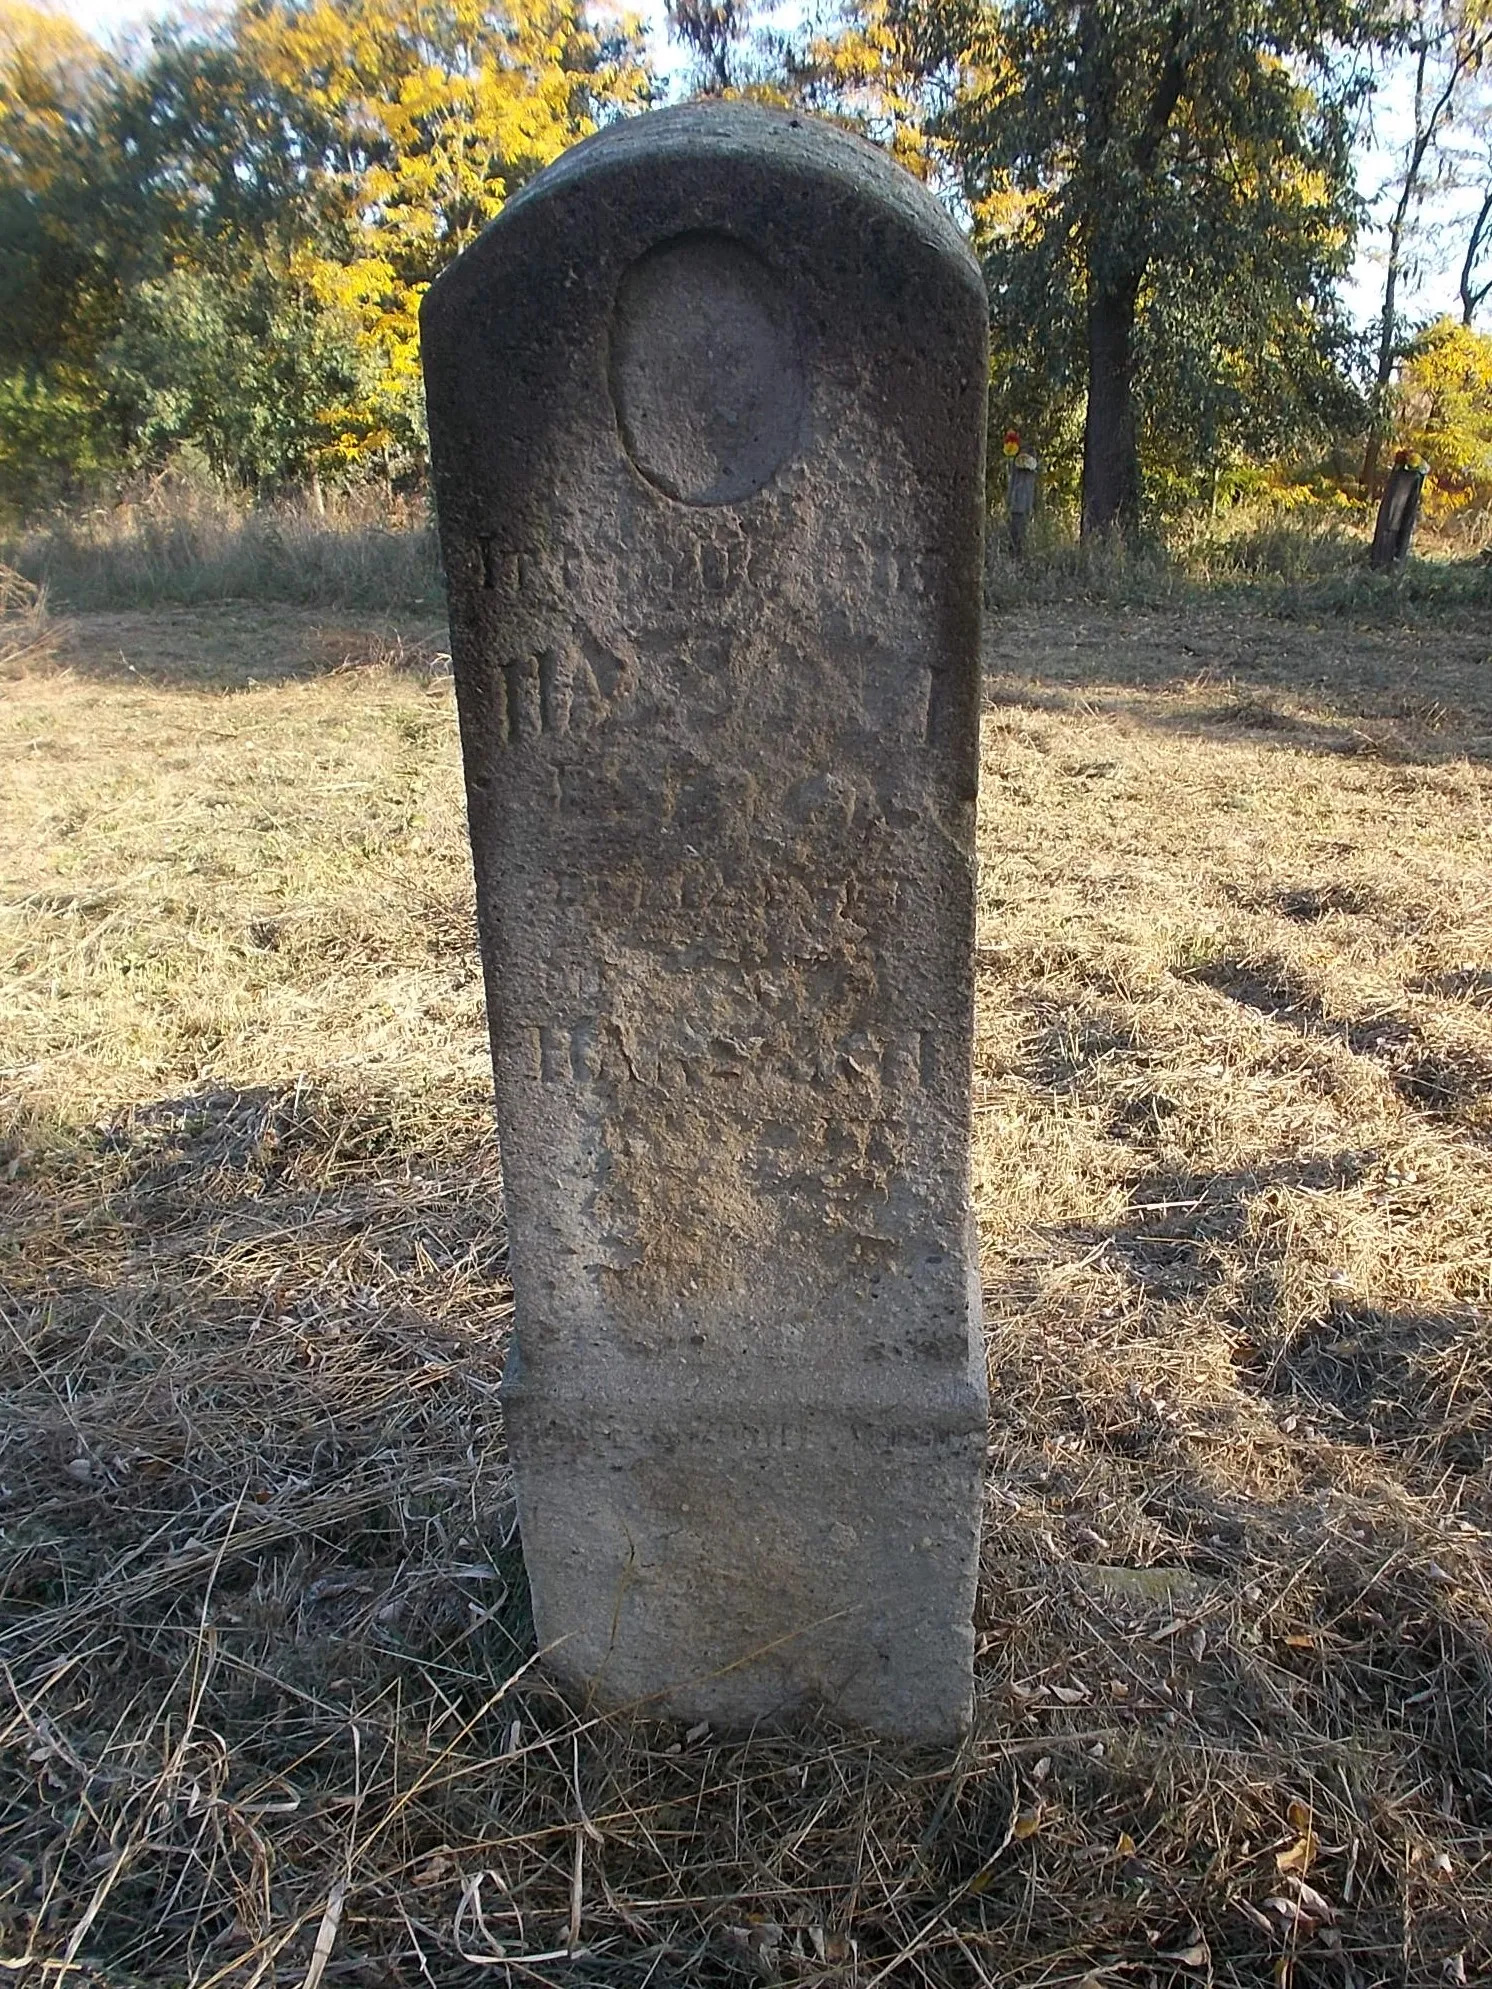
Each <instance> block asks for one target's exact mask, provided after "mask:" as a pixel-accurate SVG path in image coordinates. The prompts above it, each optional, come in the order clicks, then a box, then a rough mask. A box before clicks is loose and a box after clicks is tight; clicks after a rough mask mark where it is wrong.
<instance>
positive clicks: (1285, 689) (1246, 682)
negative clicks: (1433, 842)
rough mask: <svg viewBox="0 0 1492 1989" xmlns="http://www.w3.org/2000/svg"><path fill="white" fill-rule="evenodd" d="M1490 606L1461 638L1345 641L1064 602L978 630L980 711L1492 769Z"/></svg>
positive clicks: (1456, 631)
mask: <svg viewBox="0 0 1492 1989" xmlns="http://www.w3.org/2000/svg"><path fill="white" fill-rule="evenodd" d="M1489 629H1492V601H1489V606H1488V613H1487V616H1486V618H1485V619H1484V620H1483V621H1481V622H1480V623H1479V624H1472V625H1469V626H1467V627H1465V628H1453V629H1444V630H1423V629H1399V630H1379V629H1350V628H1349V629H1344V628H1341V627H1335V626H1333V627H1323V626H1312V625H1310V624H1300V623H1287V622H1282V621H1278V620H1275V619H1273V618H1271V617H1269V616H1268V615H1266V614H1263V613H1261V612H1259V611H1258V609H1257V608H1252V607H1251V606H1250V605H1249V604H1248V602H1247V600H1246V599H1244V600H1240V601H1238V602H1236V603H1231V604H1230V603H1227V602H1219V601H1216V600H1212V599H1208V600H1205V601H1204V602H1202V603H1200V604H1199V605H1198V606H1196V607H1195V608H1192V609H1186V610H1180V609H1175V608H1166V609H1160V608H1157V609H1146V608H1135V609H1129V610H1125V611H1119V610H1115V609H1113V608H1110V607H1106V606H1095V607H1091V608H1081V607H1077V606H1074V605H1070V604H1061V605H1058V606H1055V607H1050V608H1039V609H1023V610H1021V611H1019V612H1018V613H1016V614H1014V615H1012V616H1009V617H1006V618H997V619H994V620H992V621H990V622H988V623H987V625H986V644H985V669H986V684H987V689H986V704H987V706H989V707H993V708H998V707H999V706H1000V705H1010V704H1013V705H1017V706H1025V707H1028V708H1031V709H1035V710H1046V711H1054V712H1068V711H1072V710H1074V709H1080V710H1082V711H1084V712H1091V711H1093V710H1095V709H1096V710H1098V711H1103V712H1111V713H1113V714H1115V715H1116V716H1121V717H1123V718H1124V719H1126V720H1127V721H1129V722H1132V723H1135V724H1139V725H1144V726H1147V727H1151V728H1154V729H1157V730H1161V731H1174V732H1177V733H1179V734H1181V735H1183V736H1190V737H1197V736H1205V737H1208V738H1213V739H1224V738H1228V737H1235V738H1238V739H1240V740H1246V741H1248V742H1249V743H1251V744H1254V745H1265V746H1272V747H1276V748H1278V749H1280V750H1284V751H1289V752H1296V753H1301V752H1305V753H1317V754H1332V755H1338V756H1342V757H1350V758H1362V757H1365V758H1376V759H1383V760H1388V761H1391V762H1392V761H1401V762H1405V763H1410V764H1415V763H1430V764H1434V763H1437V762H1443V761H1454V760H1457V759H1462V758H1470V759H1475V760H1485V759H1488V758H1492V638H1489V632H1488V631H1489Z"/></svg>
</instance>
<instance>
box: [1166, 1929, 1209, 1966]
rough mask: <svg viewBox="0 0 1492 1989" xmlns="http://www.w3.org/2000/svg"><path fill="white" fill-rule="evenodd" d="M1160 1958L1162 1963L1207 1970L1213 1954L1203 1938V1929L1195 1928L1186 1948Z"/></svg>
mask: <svg viewBox="0 0 1492 1989" xmlns="http://www.w3.org/2000/svg"><path fill="white" fill-rule="evenodd" d="M1160 1958H1161V1960H1162V1961H1174V1962H1176V1963H1178V1964H1179V1966H1180V1967H1182V1968H1206V1967H1207V1966H1208V1964H1209V1963H1210V1961H1211V1960H1212V1954H1211V1951H1210V1950H1209V1948H1208V1946H1207V1943H1206V1941H1205V1940H1204V1939H1203V1938H1202V1929H1201V1928H1200V1927H1193V1928H1192V1932H1191V1939H1190V1940H1189V1941H1188V1942H1187V1944H1186V1946H1185V1947H1182V1948H1177V1949H1175V1951H1174V1952H1173V1953H1171V1954H1163V1955H1162V1956H1161V1957H1160Z"/></svg>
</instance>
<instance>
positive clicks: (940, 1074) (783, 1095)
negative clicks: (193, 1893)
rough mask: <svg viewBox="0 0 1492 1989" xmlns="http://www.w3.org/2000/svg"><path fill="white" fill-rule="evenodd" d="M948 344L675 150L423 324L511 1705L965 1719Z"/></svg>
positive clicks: (952, 272) (769, 144)
mask: <svg viewBox="0 0 1492 1989" xmlns="http://www.w3.org/2000/svg"><path fill="white" fill-rule="evenodd" d="M985 322H986V304H985V295H984V290H983V287H982V285H981V282H980V279H979V274H978V271H977V269H976V267H975V265H974V264H973V263H972V261H971V260H970V258H969V256H968V254H967V253H966V251H965V249H964V248H963V246H962V243H961V242H960V239H959V237H958V235H957V233H956V231H955V229H954V228H953V226H952V224H951V223H950V221H949V220H948V218H947V216H946V215H945V214H944V213H943V212H942V210H941V209H940V208H939V207H938V205H937V204H936V203H935V202H934V201H933V200H932V199H931V198H930V197H929V196H928V195H927V194H926V193H925V192H924V191H923V190H922V189H921V187H919V186H918V185H917V183H916V182H915V181H914V180H912V179H911V178H910V177H909V176H908V175H907V174H905V173H904V172H903V171H902V170H901V169H900V168H899V167H897V166H895V165H893V164H892V163H890V161H888V160H887V159H886V158H885V157H884V156H883V155H882V154H880V153H878V152H876V151H875V150H873V149H872V148H871V147H870V146H868V145H865V144H863V143H861V142H860V141H858V140H855V139H852V138H849V137H847V136H846V135H844V134H843V133H841V132H838V131H836V130H834V129H832V128H830V127H828V126H825V125H822V124H818V123H816V122H814V121H813V120H811V119H807V118H801V117H788V116H785V115H781V114H777V113H770V112H766V111H762V110H759V109H755V108H750V107H746V106H742V105H712V106H695V107H690V108H685V109H680V110H671V111H664V112H659V113H656V114H654V115H651V116H647V117H643V118H638V119H635V120H631V121H628V122H624V123H622V124H619V125H615V126H612V127H611V128H610V129H608V130H607V131H605V132H603V133H602V134H600V135H599V136H597V137H595V138H592V139H589V140H587V141H586V142H585V143H584V144H582V145H580V146H577V147H576V148H575V150H573V151H572V152H570V153H568V154H567V155H566V156H565V157H564V158H563V159H561V160H560V161H559V162H558V163H557V164H556V165H554V166H552V167H551V168H550V169H549V170H548V171H546V172H544V173H542V174H540V175H539V177H538V178H537V179H536V180H535V181H533V183H532V184H531V185H530V186H529V187H528V188H527V189H525V191H524V192H523V193H522V194H521V195H520V196H519V197H518V198H516V199H515V200H514V201H512V202H511V203H510V205H509V206H508V208H507V209H506V210H505V212H504V213H503V214H502V216H501V217H500V218H499V220H498V221H497V222H496V223H495V224H494V225H493V226H492V227H491V228H489V229H488V231H487V232H486V234H485V235H483V236H482V238H481V240H480V241H479V242H477V243H476V244H475V246H473V247H472V248H470V249H468V250H467V251H466V253H465V254H464V255H462V256H461V257H460V258H459V259H458V260H457V261H456V263H455V264H454V265H453V266H452V267H451V268H450V269H449V270H448V271H447V272H446V273H445V274H444V275H443V276H442V277H441V278H440V280H439V282H438V283H436V285H435V286H434V288H433V289H432V291H431V292H430V295H429V297H428V299H427V301H426V304H425V308H424V313H423V336H424V354H425V372H426V383H427V391H428V400H429V412H430V433H431V449H432V458H433V464H434V472H435V484H436V493H437V499H438V505H439V512H440V526H441V539H442V545H443V549H444V557H445V564H446V573H447V579H448V585H449V593H450V609H451V640H452V653H453V656H454V659H455V670H456V687H457V693H458V699H459V705H460V714H461V728H462V741H463V748H464V756H465V764H466V780H467V793H468V800H469V807H470V818H471V834H472V844H473V849H474V853H475V859H476V870H477V883H478V906H479V912H480V922H481V932H482V943H483V952H484V961H485V968H486V976H487V988H488V1002H489V1014H490V1020H491V1031H492V1045H493V1060H494V1065H495V1070H496V1086H497V1101H498V1117H499V1131H500V1136H501V1144H502V1154H503V1166H504V1185H505V1197H506V1210H507V1220H508V1226H509V1234H510V1239H511V1261H512V1277H513V1289H514V1299H515V1308H516V1334H515V1346H514V1350H513V1353H512V1355H511V1357H510V1361H509V1366H508V1370H507V1373H506V1375H505V1377H504V1391H503V1392H504V1403H505V1409H506V1418H507V1427H508V1435H509V1444H510V1449H511V1454H512V1459H513V1464H514V1469H515V1474H516V1479H517V1491H518V1508H519V1518H520V1524H521V1529H522V1535H523V1546H524V1556H525V1560H526V1563H527V1567H528V1572H529V1579H530V1585H531V1588H532V1593H533V1604H534V1615H535V1621H536V1624H537V1629H538V1636H539V1639H540V1643H541V1645H542V1646H544V1647H545V1648H546V1649H547V1652H548V1657H547V1662H548V1663H549V1665H550V1667H551V1668H552V1670H553V1671H555V1672H556V1673H557V1674H558V1675H559V1677H560V1678H561V1679H562V1680H564V1681H566V1682H567V1683H568V1684H569V1685H571V1686H572V1687H573V1688H574V1689H576V1690H577V1691H578V1692H580V1693H581V1694H582V1695H583V1696H584V1697H585V1698H586V1700H587V1702H588V1703H592V1704H596V1705H599V1706H623V1705H631V1704H636V1705H638V1706H640V1707H641V1708H643V1709H644V1710H647V1711H650V1712H656V1713H663V1714H669V1715H676V1716H679V1717H681V1718H686V1719H690V1720H701V1719H705V1720H711V1721H714V1722H717V1723H720V1724H724V1725H730V1726H737V1727H739V1726H741V1725H744V1724H747V1723H750V1722H752V1721H755V1720H758V1719H762V1718H767V1719H775V1718H779V1717H782V1716H785V1715H787V1714H790V1713H791V1712H793V1711H794V1710H795V1709H800V1708H804V1709H806V1708H810V1707H813V1706H823V1707H826V1708H828V1709H830V1710H832V1712H833V1713H834V1714H836V1715H837V1716H840V1717H843V1718H846V1719H851V1720H855V1721H860V1722H864V1723H867V1724H869V1725H872V1726H875V1727H877V1728H879V1729H881V1730H883V1731H886V1732H890V1733H895V1734H902V1735H908V1736H922V1737H927V1738H935V1737H945V1736H948V1735H950V1734H953V1733H955V1732H957V1731H958V1730H959V1729H960V1727H961V1726H962V1725H964V1724H965V1722H966V1721H967V1718H968V1711H969V1702H970V1690H971V1668H972V1646H973V1632H972V1621H971V1618H972V1605H973V1598H974V1584H975V1572H976V1560H977V1547H978V1529H979V1510H980V1499H981V1477H982V1467H983V1456H984V1444H985V1382H984V1367H983V1353H982V1341H981V1334H980V1330H979V1325H980V1322H979V1286H978V1277H977V1254H976V1244H975V1237H974V1232H973V1226H972V1222H971V1219H970V1210H969V1071H970V1050H971V1030H972V1019H971V1018H972V1001H971V952H972V939H973V920H974V871H973V862H974V807H975V795H976V785H977V766H978V760H977V736H978V735H977V723H978V707H979V686H978V671H977V654H978V636H979V580H980V530H981V520H982V511H983V463H982V442H983V436H984V426H985V417H984V395H985V379H986V348H985Z"/></svg>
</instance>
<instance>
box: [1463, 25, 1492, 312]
mask: <svg viewBox="0 0 1492 1989" xmlns="http://www.w3.org/2000/svg"><path fill="white" fill-rule="evenodd" d="M1483 66H1484V75H1483V78H1482V79H1481V80H1482V88H1481V90H1480V93H1479V101H1476V102H1475V103H1473V104H1472V105H1470V106H1469V107H1468V108H1469V116H1468V117H1467V119H1466V121H1467V123H1468V125H1469V127H1470V130H1471V134H1472V138H1473V150H1472V152H1471V159H1470V168H1471V170H1470V173H1469V176H1468V177H1469V179H1470V184H1471V188H1472V200H1473V206H1472V211H1471V215H1470V220H1469V225H1468V227H1467V231H1466V248H1465V252H1464V254H1463V255H1462V258H1461V275H1460V281H1459V283H1458V284H1457V286H1456V288H1457V291H1458V294H1459V295H1460V299H1461V322H1462V324H1463V325H1469V324H1471V323H1472V321H1473V320H1474V319H1475V317H1476V314H1477V312H1478V311H1479V310H1480V309H1481V307H1482V305H1483V304H1485V303H1486V301H1487V299H1488V297H1492V77H1489V76H1487V75H1486V73H1485V72H1486V71H1488V70H1492V60H1488V61H1487V62H1485V63H1484V65H1483Z"/></svg>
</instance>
